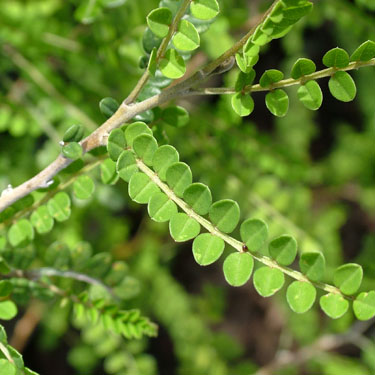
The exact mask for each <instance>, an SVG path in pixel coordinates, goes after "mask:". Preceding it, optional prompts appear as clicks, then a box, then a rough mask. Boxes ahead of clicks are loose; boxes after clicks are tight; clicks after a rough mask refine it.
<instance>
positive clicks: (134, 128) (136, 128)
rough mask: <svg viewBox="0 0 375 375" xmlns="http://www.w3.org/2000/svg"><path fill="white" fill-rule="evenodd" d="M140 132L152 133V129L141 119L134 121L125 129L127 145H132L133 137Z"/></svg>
mask: <svg viewBox="0 0 375 375" xmlns="http://www.w3.org/2000/svg"><path fill="white" fill-rule="evenodd" d="M140 134H150V135H152V130H151V129H150V128H149V127H148V126H147V125H146V124H145V123H144V122H142V121H136V122H133V123H132V124H130V125H128V126H127V127H126V129H125V140H126V143H127V145H128V146H130V147H133V141H134V139H135V138H136V137H137V136H138V135H140Z"/></svg>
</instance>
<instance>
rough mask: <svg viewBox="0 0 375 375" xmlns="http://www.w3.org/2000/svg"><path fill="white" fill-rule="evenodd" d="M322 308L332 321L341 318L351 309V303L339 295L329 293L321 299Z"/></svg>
mask: <svg viewBox="0 0 375 375" xmlns="http://www.w3.org/2000/svg"><path fill="white" fill-rule="evenodd" d="M319 303H320V307H321V308H322V310H323V311H324V312H325V313H326V314H327V315H328V316H329V317H330V318H332V319H338V318H341V317H342V316H343V315H344V314H345V313H346V312H347V311H348V308H349V302H348V301H347V300H346V299H345V298H343V296H341V295H339V294H333V293H328V294H326V295H324V296H322V297H320V301H319Z"/></svg>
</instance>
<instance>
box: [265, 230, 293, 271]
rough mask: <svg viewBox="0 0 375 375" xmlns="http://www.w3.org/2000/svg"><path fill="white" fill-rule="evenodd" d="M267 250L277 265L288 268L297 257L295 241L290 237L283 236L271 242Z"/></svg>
mask: <svg viewBox="0 0 375 375" xmlns="http://www.w3.org/2000/svg"><path fill="white" fill-rule="evenodd" d="M268 250H269V253H270V255H271V257H272V258H273V259H275V260H276V262H277V263H279V264H281V265H283V266H289V265H290V264H292V263H293V261H294V259H295V258H296V255H297V241H296V240H295V238H294V237H292V236H288V235H283V236H280V237H278V238H275V239H274V240H273V241H271V242H270V243H269V245H268Z"/></svg>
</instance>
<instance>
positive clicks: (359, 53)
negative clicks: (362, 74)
mask: <svg viewBox="0 0 375 375" xmlns="http://www.w3.org/2000/svg"><path fill="white" fill-rule="evenodd" d="M374 57H375V42H374V41H372V40H367V41H366V42H364V43H362V44H361V45H360V46H359V47H358V48H357V49H356V50H355V51H354V52H353V53H352V55H351V56H350V61H369V60H371V59H373V58H374Z"/></svg>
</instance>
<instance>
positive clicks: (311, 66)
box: [291, 57, 316, 79]
mask: <svg viewBox="0 0 375 375" xmlns="http://www.w3.org/2000/svg"><path fill="white" fill-rule="evenodd" d="M315 70H316V66H315V63H314V61H312V60H310V59H306V58H304V57H302V58H300V59H298V60H297V61H296V62H295V63H294V65H293V67H292V72H291V76H292V78H293V79H298V78H301V77H302V76H307V75H308V74H311V73H314V72H315Z"/></svg>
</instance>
